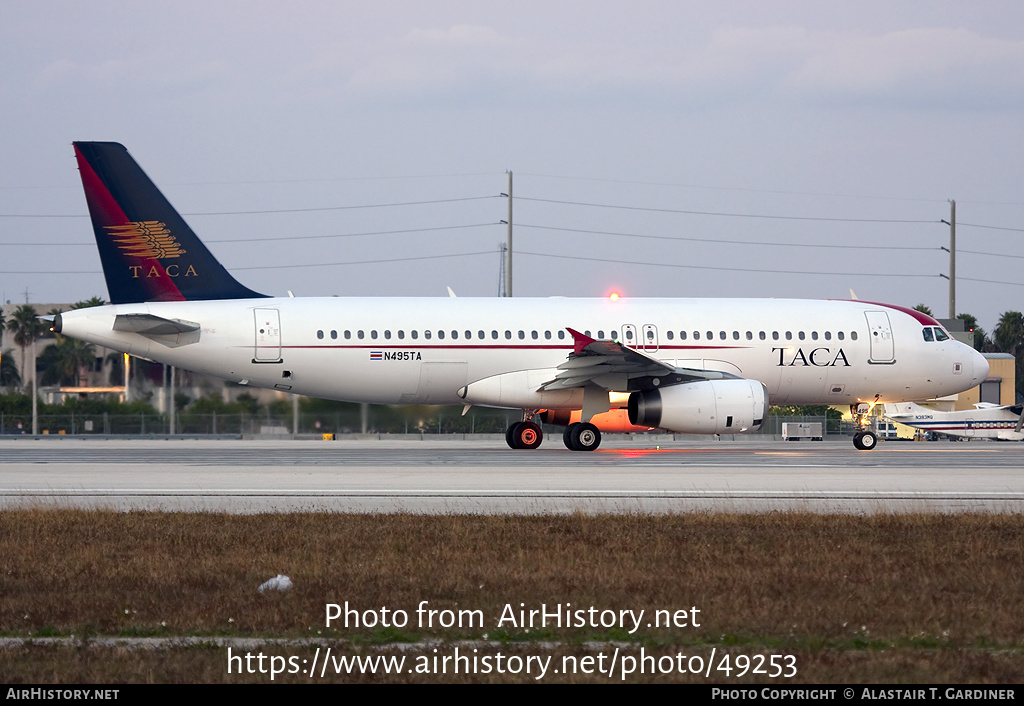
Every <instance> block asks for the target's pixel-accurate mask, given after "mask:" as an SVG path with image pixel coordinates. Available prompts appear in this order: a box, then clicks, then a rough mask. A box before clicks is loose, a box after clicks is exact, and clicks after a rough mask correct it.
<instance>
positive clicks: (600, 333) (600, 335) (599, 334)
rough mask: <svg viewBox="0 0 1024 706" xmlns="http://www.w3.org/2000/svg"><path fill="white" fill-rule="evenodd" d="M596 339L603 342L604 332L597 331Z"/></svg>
mask: <svg viewBox="0 0 1024 706" xmlns="http://www.w3.org/2000/svg"><path fill="white" fill-rule="evenodd" d="M597 337H598V338H600V339H602V340H604V331H598V332H597Z"/></svg>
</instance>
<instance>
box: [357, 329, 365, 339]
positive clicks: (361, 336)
mask: <svg viewBox="0 0 1024 706" xmlns="http://www.w3.org/2000/svg"><path fill="white" fill-rule="evenodd" d="M356 338H358V339H359V340H360V341H361V340H363V338H365V335H364V334H363V330H362V329H359V332H358V333H356Z"/></svg>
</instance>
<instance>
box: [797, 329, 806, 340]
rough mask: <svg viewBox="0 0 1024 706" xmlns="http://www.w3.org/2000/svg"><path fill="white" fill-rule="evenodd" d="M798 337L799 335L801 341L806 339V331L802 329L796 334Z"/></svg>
mask: <svg viewBox="0 0 1024 706" xmlns="http://www.w3.org/2000/svg"><path fill="white" fill-rule="evenodd" d="M796 337H797V338H799V339H800V340H801V341H802V340H804V332H803V331H801V332H800V333H798V334H797V335H796Z"/></svg>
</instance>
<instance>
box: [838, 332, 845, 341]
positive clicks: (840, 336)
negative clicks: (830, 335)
mask: <svg viewBox="0 0 1024 706" xmlns="http://www.w3.org/2000/svg"><path fill="white" fill-rule="evenodd" d="M844 336H845V334H844V333H843V332H842V331H839V332H838V333H837V334H836V338H838V339H839V340H840V341H841V340H843V338H844Z"/></svg>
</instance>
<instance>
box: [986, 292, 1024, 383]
mask: <svg viewBox="0 0 1024 706" xmlns="http://www.w3.org/2000/svg"><path fill="white" fill-rule="evenodd" d="M992 338H993V340H994V341H995V344H996V346H997V347H998V348H999V350H1001V351H1002V352H1003V353H1009V354H1010V355H1012V356H1013V357H1014V358H1015V359H1016V361H1015V365H1014V368H1015V370H1016V375H1017V393H1018V394H1020V393H1022V392H1024V314H1022V313H1020V312H1019V311H1006V312H1003V315H1002V316H1000V317H999V323H998V324H996V330H995V331H993V332H992Z"/></svg>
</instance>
